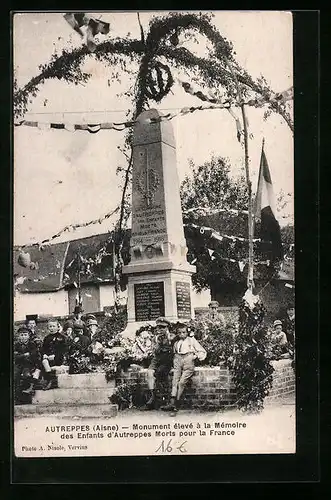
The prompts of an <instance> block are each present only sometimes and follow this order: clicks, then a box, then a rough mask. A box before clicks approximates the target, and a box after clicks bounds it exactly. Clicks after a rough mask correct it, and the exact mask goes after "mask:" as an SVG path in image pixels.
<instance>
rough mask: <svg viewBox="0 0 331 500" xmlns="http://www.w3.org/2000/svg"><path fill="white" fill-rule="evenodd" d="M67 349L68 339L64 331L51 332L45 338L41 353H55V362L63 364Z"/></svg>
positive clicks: (48, 354)
mask: <svg viewBox="0 0 331 500" xmlns="http://www.w3.org/2000/svg"><path fill="white" fill-rule="evenodd" d="M67 349H68V345H67V339H66V337H65V336H64V335H63V334H62V333H50V334H48V335H46V337H45V338H44V342H43V345H42V348H41V353H42V354H46V355H47V356H50V355H53V354H54V355H55V358H54V364H55V365H62V364H63V360H64V355H65V353H66V351H67Z"/></svg>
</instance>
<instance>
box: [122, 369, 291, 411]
mask: <svg viewBox="0 0 331 500" xmlns="http://www.w3.org/2000/svg"><path fill="white" fill-rule="evenodd" d="M273 365H274V368H275V372H274V374H273V375H274V377H273V387H272V389H271V391H270V395H269V396H268V397H267V398H266V403H271V402H277V401H278V402H279V401H284V400H286V401H287V402H294V394H295V375H294V371H293V369H292V367H291V360H281V361H275V362H274V363H273ZM147 372H148V370H147V369H139V370H134V369H129V370H128V371H127V372H125V373H123V374H122V375H121V377H120V378H118V379H117V381H116V385H119V384H120V383H122V382H127V381H129V380H130V381H139V382H140V384H141V386H142V388H144V389H147ZM171 377H172V375H171V374H170V377H169V384H171ZM235 402H236V393H235V390H234V386H233V383H232V380H231V373H230V372H229V370H228V369H227V368H223V367H197V368H196V369H195V373H194V375H193V377H192V379H191V382H190V384H189V385H188V386H187V388H186V391H185V393H184V395H183V407H187V408H189V407H191V408H199V409H203V408H206V409H213V408H230V407H234V406H235Z"/></svg>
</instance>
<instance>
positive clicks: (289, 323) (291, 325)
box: [282, 303, 295, 348]
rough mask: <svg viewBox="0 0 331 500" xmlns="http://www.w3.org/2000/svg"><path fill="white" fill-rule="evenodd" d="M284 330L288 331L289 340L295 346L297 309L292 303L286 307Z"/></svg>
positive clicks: (283, 320) (283, 321)
mask: <svg viewBox="0 0 331 500" xmlns="http://www.w3.org/2000/svg"><path fill="white" fill-rule="evenodd" d="M282 325H283V330H284V332H285V333H286V337H287V342H288V343H289V345H290V346H291V347H292V348H294V345H295V309H294V304H292V303H290V304H289V305H288V306H287V308H286V316H285V318H283V319H282Z"/></svg>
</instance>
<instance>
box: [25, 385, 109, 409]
mask: <svg viewBox="0 0 331 500" xmlns="http://www.w3.org/2000/svg"><path fill="white" fill-rule="evenodd" d="M113 392H114V388H112V387H109V388H95V387H93V388H89V389H86V388H84V389H82V388H80V387H77V388H73V389H60V388H59V389H50V390H49V391H36V393H35V395H34V397H33V399H32V403H33V404H36V405H39V404H61V403H62V404H67V403H68V404H77V405H78V404H106V403H109V396H111V395H112V394H113Z"/></svg>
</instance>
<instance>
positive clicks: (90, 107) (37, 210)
mask: <svg viewBox="0 0 331 500" xmlns="http://www.w3.org/2000/svg"><path fill="white" fill-rule="evenodd" d="M165 13H166V12H162V11H160V12H158V15H163V14H165ZM89 14H90V15H92V16H95V17H97V18H101V19H102V20H103V21H106V22H109V23H110V32H109V34H108V35H107V37H101V38H99V40H100V41H103V40H105V39H106V38H108V37H110V38H114V37H130V38H140V30H139V25H138V21H137V14H136V12H125V13H122V12H105V13H101V12H98V13H89ZM155 14H156V13H151V12H146V11H143V12H140V19H141V22H142V25H143V27H144V28H145V31H146V30H147V26H148V23H149V20H150V19H151V17H152V16H153V15H155ZM213 24H214V25H215V26H216V27H217V29H218V30H219V31H220V33H221V34H222V35H223V36H225V37H226V38H227V39H228V40H230V41H231V42H232V43H233V45H234V50H235V51H236V54H237V55H236V57H237V61H238V62H239V64H241V65H242V66H243V67H244V68H245V69H246V70H247V71H248V73H249V74H250V75H251V76H252V77H253V78H254V79H256V78H258V77H260V76H261V74H262V75H263V76H264V77H265V78H266V80H267V82H268V83H269V84H270V86H271V87H272V89H273V90H275V91H276V92H277V91H283V90H286V89H288V88H289V87H290V86H291V85H292V84H293V69H292V68H293V60H292V54H293V48H292V16H291V14H290V13H288V12H272V11H262V12H258V11H257V12H255V11H244V12H240V11H215V12H214V18H213ZM68 42H70V43H71V44H72V46H73V47H75V46H77V47H78V46H79V45H80V44H81V43H82V40H81V39H80V37H79V35H78V34H76V33H75V32H74V31H73V30H72V28H71V27H70V26H69V24H68V23H67V22H66V21H65V20H64V18H63V13H28V14H24V13H19V14H15V16H14V33H13V45H14V68H15V74H16V77H17V79H18V84H19V86H21V85H24V84H25V83H27V82H28V81H29V80H30V79H31V78H32V77H33V76H35V75H36V74H38V73H39V70H38V66H39V65H40V64H44V63H47V62H48V61H49V60H50V58H51V56H52V54H53V53H55V52H61V50H62V48H64V47H66V46H67V44H68ZM184 46H186V47H187V48H188V49H189V50H191V51H192V52H195V53H197V54H198V55H200V56H203V55H205V51H206V46H205V44H204V43H203V41H201V43H200V44H193V43H190V44H186V45H185V44H184ZM133 69H135V68H133ZM84 70H85V71H88V72H90V73H91V74H92V77H91V79H90V80H89V82H88V83H87V84H84V85H78V86H75V85H73V84H68V83H66V82H63V81H59V80H49V81H46V82H45V84H43V85H42V86H40V87H39V88H40V91H39V93H38V95H37V97H36V98H34V99H33V100H32V102H31V103H30V105H29V109H28V112H27V114H26V115H25V118H26V119H29V120H38V121H40V122H44V123H47V122H50V121H52V122H61V123H63V122H66V123H91V122H92V123H93V122H94V123H98V122H105V121H122V120H125V113H126V111H127V110H128V108H129V106H130V102H129V100H128V98H127V97H125V96H124V95H122V96H117V95H116V94H117V93H119V92H124V91H126V90H128V89H129V85H130V79H129V77H127V76H124V77H123V78H122V83H121V84H118V83H116V82H113V81H112V79H111V77H110V70H109V68H107V67H105V66H104V65H103V64H102V63H99V62H96V61H95V60H94V59H93V56H91V57H88V59H87V61H86V64H85V65H84ZM174 75H175V76H179V77H182V79H184V80H185V81H187V80H188V78H187V76H185V77H184V76H183V74H182V75H181V74H180V73H176V72H174ZM200 90H202V91H203V90H204V89H203V88H202V89H200ZM200 104H201V101H200V100H199V99H198V98H196V97H194V96H191V95H189V94H186V93H185V92H184V90H182V89H181V88H180V87H179V86H178V84H175V86H174V87H173V89H172V92H171V93H170V94H169V95H168V96H167V97H165V98H164V99H163V101H162V102H161V103H160V104H159V105H155V106H154V105H153V106H154V107H157V108H159V109H161V110H164V112H167V110H168V109H180V108H182V107H185V106H199V105H200ZM246 108H247V116H248V120H249V133H250V134H252V136H251V139H250V140H249V156H250V172H251V178H252V182H253V190H255V189H256V183H257V176H258V170H259V159H260V154H261V142H262V138H263V137H264V138H265V152H266V156H267V159H268V162H269V168H270V171H271V177H272V181H273V184H274V189H275V194H276V196H277V195H278V194H279V193H280V192H281V191H283V192H285V193H289V195H290V198H289V200H290V203H289V205H288V206H287V207H286V212H287V213H288V212H290V219H285V217H282V213H280V219H279V222H280V224H281V225H284V224H285V223H286V222H288V221H289V220H291V218H292V215H293V203H292V200H293V176H294V160H293V134H292V132H291V130H290V129H289V127H288V126H287V124H286V123H285V122H284V121H283V119H282V118H281V117H280V116H279V115H272V116H271V117H270V118H269V119H268V120H267V121H263V110H261V109H255V108H252V107H246ZM236 114H237V115H238V116H239V117H240V114H239V113H238V110H236ZM172 125H173V127H174V131H175V137H176V147H177V166H178V174H179V179H180V181H181V180H183V178H184V177H185V175H189V174H190V167H189V159H192V160H193V161H194V163H195V164H200V163H202V162H205V161H207V160H208V159H210V157H211V155H212V154H215V155H220V156H223V157H227V158H229V160H230V162H231V166H232V175H233V176H236V175H238V174H239V173H243V165H244V163H243V158H244V151H243V147H242V145H240V144H239V142H238V141H237V138H236V127H235V122H234V119H233V118H232V117H231V116H230V114H229V113H228V112H227V111H226V110H212V111H197V112H195V113H193V114H189V115H186V116H178V117H176V118H174V119H173V120H172ZM123 139H124V133H123V132H118V131H114V130H109V131H100V132H98V133H97V134H89V133H88V132H82V131H75V132H69V131H66V130H43V129H42V127H41V128H40V129H38V128H30V127H19V128H18V127H15V128H14V244H15V245H23V244H29V243H35V242H39V241H41V240H43V239H47V238H49V237H51V236H52V235H53V234H55V233H57V232H58V231H59V230H61V229H62V228H63V227H65V226H67V225H69V224H76V223H82V222H86V221H89V220H92V219H96V218H99V217H100V216H102V215H103V214H106V213H107V212H110V211H111V210H113V209H114V208H115V207H116V206H117V205H118V202H119V200H120V196H121V190H120V187H119V186H120V183H119V178H118V177H117V176H116V172H115V171H116V167H117V166H118V165H122V166H125V165H126V160H125V158H124V156H123V154H122V153H121V152H120V151H119V150H118V146H121V145H122V144H123ZM291 214H292V215H291ZM114 222H116V219H115V218H113V219H107V220H106V221H104V222H103V223H102V224H96V225H92V226H89V227H87V228H84V229H79V230H76V231H74V232H71V233H64V235H63V236H62V237H61V238H59V239H57V240H56V241H64V240H68V239H75V238H81V237H84V236H90V235H92V234H98V233H101V232H106V231H108V230H111V229H112V227H113V226H112V224H113V223H114Z"/></svg>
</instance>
